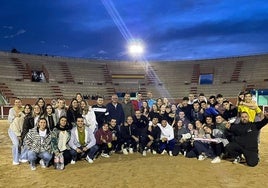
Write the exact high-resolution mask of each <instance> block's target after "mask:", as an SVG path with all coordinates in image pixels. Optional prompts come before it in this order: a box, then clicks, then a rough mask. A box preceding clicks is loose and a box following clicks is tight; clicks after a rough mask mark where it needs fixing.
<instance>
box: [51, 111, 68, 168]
mask: <svg viewBox="0 0 268 188" xmlns="http://www.w3.org/2000/svg"><path fill="white" fill-rule="evenodd" d="M70 138H71V131H70V126H69V124H68V121H67V117H66V116H62V117H61V118H60V120H59V122H58V123H57V125H56V127H55V128H54V129H53V131H52V133H51V148H52V151H53V153H54V165H55V168H56V169H58V170H63V169H64V166H65V165H67V164H68V163H69V162H71V158H72V157H71V153H70V146H69V145H68V142H69V140H70Z"/></svg>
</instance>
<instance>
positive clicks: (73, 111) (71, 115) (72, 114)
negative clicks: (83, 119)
mask: <svg viewBox="0 0 268 188" xmlns="http://www.w3.org/2000/svg"><path fill="white" fill-rule="evenodd" d="M79 116H81V112H80V107H79V104H78V101H77V100H76V99H73V100H72V101H71V103H70V105H69V108H68V110H67V120H68V123H69V125H70V126H71V128H72V127H73V126H75V122H76V118H77V117H79Z"/></svg>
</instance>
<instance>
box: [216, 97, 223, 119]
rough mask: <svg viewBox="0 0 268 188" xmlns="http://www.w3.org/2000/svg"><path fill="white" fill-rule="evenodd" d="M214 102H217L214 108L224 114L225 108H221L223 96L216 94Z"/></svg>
mask: <svg viewBox="0 0 268 188" xmlns="http://www.w3.org/2000/svg"><path fill="white" fill-rule="evenodd" d="M216 100H217V103H216V105H215V108H216V109H217V111H218V112H219V113H220V114H221V115H222V114H223V113H224V111H225V108H224V107H223V101H224V98H223V95H222V94H218V95H217V96H216Z"/></svg>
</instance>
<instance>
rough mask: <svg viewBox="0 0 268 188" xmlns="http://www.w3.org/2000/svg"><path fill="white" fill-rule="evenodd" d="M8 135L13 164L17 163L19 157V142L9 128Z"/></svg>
mask: <svg viewBox="0 0 268 188" xmlns="http://www.w3.org/2000/svg"><path fill="white" fill-rule="evenodd" d="M8 135H9V137H10V139H11V142H12V144H13V145H12V155H13V162H16V163H18V162H19V157H20V142H19V139H18V137H17V136H16V134H15V133H14V131H12V130H11V129H10V128H9V129H8Z"/></svg>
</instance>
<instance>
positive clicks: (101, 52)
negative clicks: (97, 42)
mask: <svg viewBox="0 0 268 188" xmlns="http://www.w3.org/2000/svg"><path fill="white" fill-rule="evenodd" d="M98 54H107V52H106V51H105V50H100V51H99V52H98Z"/></svg>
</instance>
